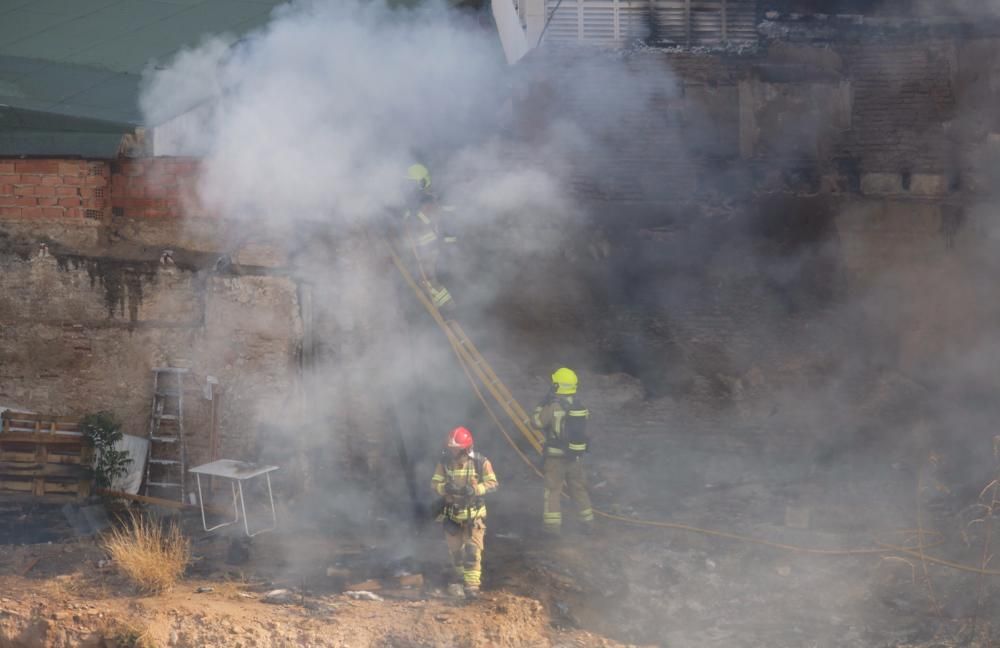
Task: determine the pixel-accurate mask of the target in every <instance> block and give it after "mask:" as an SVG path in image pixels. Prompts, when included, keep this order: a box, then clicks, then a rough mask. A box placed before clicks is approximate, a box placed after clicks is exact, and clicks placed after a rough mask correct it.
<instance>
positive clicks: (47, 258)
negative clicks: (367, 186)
mask: <svg viewBox="0 0 1000 648" xmlns="http://www.w3.org/2000/svg"><path fill="white" fill-rule="evenodd" d="M50 243H51V248H49V247H42V246H40V245H37V244H36V245H37V246H36V248H35V249H33V250H27V251H26V250H23V249H22V250H18V251H17V252H16V253H15V252H12V251H10V250H8V251H7V252H6V253H4V254H2V255H0V402H2V403H3V404H5V405H12V406H18V407H22V408H27V409H30V410H34V411H41V412H53V413H57V414H67V415H83V414H86V413H90V412H95V411H98V410H102V409H107V410H111V411H112V412H114V413H115V414H117V415H118V416H119V417H121V419H122V421H123V423H124V431H125V432H126V433H128V434H136V435H140V436H144V435H145V434H146V431H147V426H148V420H149V408H150V401H151V397H152V388H153V385H152V373H151V369H152V368H153V367H159V366H168V365H171V364H178V365H180V366H189V367H190V373H189V375H187V376H186V377H185V387H186V389H185V395H186V400H185V407H186V410H187V411H186V417H185V425H186V427H187V439H188V445H189V452H190V457H191V461H192V462H202V461H206V460H208V458H209V456H210V454H211V449H210V448H209V439H210V437H211V435H212V431H211V428H212V426H213V421H212V405H213V404H212V402H211V401H209V400H207V399H206V398H205V394H206V391H205V390H206V389H207V388H208V383H207V379H208V376H214V377H215V378H217V379H218V381H219V385H218V387H217V388H216V398H217V400H216V402H215V405H216V406H217V410H216V412H215V418H216V423H215V426H216V430H215V434H217V442H216V443H217V449H218V451H219V453H220V454H221V456H228V457H238V458H252V457H253V456H254V454H255V452H256V447H255V446H256V443H257V434H258V431H259V428H260V425H261V422H262V421H266V420H269V419H271V418H272V417H273V416H276V417H277V418H280V417H281V416H282V415H283V413H286V414H287V413H288V412H290V411H291V410H292V409H293V408H294V401H293V399H292V394H293V389H294V386H295V384H296V381H297V373H298V367H297V357H298V356H297V351H298V348H299V345H300V344H301V336H302V324H301V319H300V313H299V305H298V296H297V287H296V285H295V283H294V282H292V281H291V280H290V279H288V278H286V277H280V276H233V275H229V276H227V275H223V274H218V273H214V272H209V271H195V270H189V269H182V268H179V267H177V266H175V265H163V264H160V262H159V260H158V259H156V260H136V259H128V258H124V259H123V258H116V257H115V256H114V255H113V253H111V254H107V255H105V256H85V255H80V254H79V253H76V252H74V253H68V252H66V251H65V250H58V251H57V248H58V244H56V243H54V242H51V239H50Z"/></svg>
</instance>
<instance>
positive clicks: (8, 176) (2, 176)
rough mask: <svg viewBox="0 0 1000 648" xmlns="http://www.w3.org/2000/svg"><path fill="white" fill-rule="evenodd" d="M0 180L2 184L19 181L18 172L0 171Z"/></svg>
mask: <svg viewBox="0 0 1000 648" xmlns="http://www.w3.org/2000/svg"><path fill="white" fill-rule="evenodd" d="M0 182H2V183H3V184H17V183H19V182H21V175H20V174H19V173H0Z"/></svg>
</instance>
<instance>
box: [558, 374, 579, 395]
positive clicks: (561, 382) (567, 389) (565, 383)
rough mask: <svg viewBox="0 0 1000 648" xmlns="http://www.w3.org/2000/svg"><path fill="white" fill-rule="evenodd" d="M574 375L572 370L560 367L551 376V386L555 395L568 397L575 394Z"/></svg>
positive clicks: (575, 380)
mask: <svg viewBox="0 0 1000 648" xmlns="http://www.w3.org/2000/svg"><path fill="white" fill-rule="evenodd" d="M577 382H578V381H577V378H576V373H575V372H574V371H573V370H572V369H567V368H566V367H561V368H559V369H556V372H555V373H554V374H552V384H553V385H554V386H555V388H556V393H557V394H564V395H567V396H568V395H570V394H575V393H576V383H577Z"/></svg>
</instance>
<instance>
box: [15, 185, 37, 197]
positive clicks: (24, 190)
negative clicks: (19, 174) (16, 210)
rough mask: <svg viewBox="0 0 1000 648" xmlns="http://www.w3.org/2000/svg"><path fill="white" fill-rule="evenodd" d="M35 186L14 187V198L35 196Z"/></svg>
mask: <svg viewBox="0 0 1000 648" xmlns="http://www.w3.org/2000/svg"><path fill="white" fill-rule="evenodd" d="M35 189H36V187H35V185H18V186H16V187H14V195H15V196H34V195H35Z"/></svg>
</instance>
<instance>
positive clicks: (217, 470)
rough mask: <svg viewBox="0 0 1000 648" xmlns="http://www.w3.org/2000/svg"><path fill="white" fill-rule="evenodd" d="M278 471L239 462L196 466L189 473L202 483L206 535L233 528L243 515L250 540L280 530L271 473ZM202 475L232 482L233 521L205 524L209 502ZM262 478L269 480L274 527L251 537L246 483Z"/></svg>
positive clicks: (203, 523) (224, 460)
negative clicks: (245, 490)
mask: <svg viewBox="0 0 1000 648" xmlns="http://www.w3.org/2000/svg"><path fill="white" fill-rule="evenodd" d="M277 469H278V467H277V466H258V465H256V464H252V463H247V462H246V461H236V460H235V459H218V460H216V461H212V462H210V463H207V464H202V465H200V466H195V467H194V468H191V469H190V470H188V472H190V473H194V476H195V479H197V481H198V505H199V506H200V507H201V526H202V527H203V528H204V529H205V531H214V530H216V529H221V528H222V527H224V526H229V525H230V524H236V523H237V522H239V521H240V516H241V513H242V517H243V529H244V530H245V531H246V534H247V537H249V538H252V537H254V536H255V535H257V534H259V533H264V532H265V531H273V530H274V529H276V528H277V526H278V516H277V514H276V513H275V511H274V495H273V494H272V493H271V473H272V472H273V471H275V470H277ZM202 475H208V476H209V477H221V478H222V479H228V480H229V483H230V486H231V488H232V491H233V519H232V520H230V521H228V522H223V523H221V524H216V525H215V526H213V527H209V526H208V523H207V522H206V521H205V498H204V497H203V496H202V494H201V476H202ZM261 475H263V476H264V479H266V480H267V499H268V501H269V503H270V505H271V526H269V527H267V528H264V529H258V530H256V531H254V532H253V533H250V524H249V522H248V521H247V507H246V503H245V502H244V501H243V482H245V481H247V480H249V479H253V478H254V477H260V476H261ZM237 494H238V497H237Z"/></svg>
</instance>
